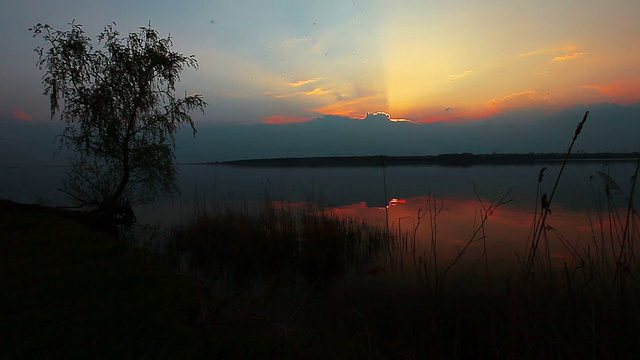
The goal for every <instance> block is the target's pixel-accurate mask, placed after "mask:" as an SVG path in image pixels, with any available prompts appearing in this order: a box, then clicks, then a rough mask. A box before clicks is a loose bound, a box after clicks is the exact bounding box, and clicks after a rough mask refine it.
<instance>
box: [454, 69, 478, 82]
mask: <svg viewBox="0 0 640 360" xmlns="http://www.w3.org/2000/svg"><path fill="white" fill-rule="evenodd" d="M473 73H474V71H473V70H467V71H464V72H461V73H459V74H453V75H449V79H451V80H457V79H460V78H463V77H465V76H467V75H471V74H473Z"/></svg>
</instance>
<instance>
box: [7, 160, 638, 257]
mask: <svg viewBox="0 0 640 360" xmlns="http://www.w3.org/2000/svg"><path fill="white" fill-rule="evenodd" d="M545 166H546V167H547V168H548V169H547V171H546V173H545V176H544V180H543V182H542V184H541V190H540V195H541V194H543V193H548V194H550V193H551V189H552V187H553V183H554V181H555V178H556V176H557V174H558V171H559V169H560V166H559V165H545ZM541 168H542V165H539V166H538V165H536V166H529V165H526V166H525V165H518V166H475V167H468V168H456V167H438V166H414V167H388V168H385V169H384V171H383V169H382V168H245V167H230V166H187V165H182V166H180V167H179V171H180V187H181V194H180V195H179V196H177V197H175V198H173V199H170V200H166V201H162V202H160V203H158V204H156V205H154V206H147V207H141V208H138V209H137V214H138V219H139V222H142V223H164V224H170V223H180V222H183V221H185V219H188V218H189V217H190V216H191V214H192V213H193V211H194V209H195V208H196V207H202V206H204V205H206V206H207V207H210V208H213V207H216V206H225V205H238V204H244V203H248V204H251V203H258V202H262V201H264V200H265V198H266V197H267V196H268V199H269V200H272V201H278V202H285V203H290V204H294V205H295V204H301V203H303V202H305V201H310V200H312V201H322V202H323V203H324V204H326V206H327V207H328V208H329V209H330V210H331V211H332V212H333V213H334V214H336V215H338V216H341V217H351V218H356V219H360V220H363V221H365V222H368V223H372V224H377V225H380V226H383V227H384V226H386V224H387V218H388V223H389V227H390V228H391V229H392V230H394V231H395V230H398V228H400V229H402V230H405V231H406V230H410V229H412V228H414V227H415V224H416V221H417V214H418V211H419V210H424V209H426V208H428V202H429V201H430V200H431V201H435V203H436V204H437V206H438V208H439V209H441V212H440V213H439V214H438V216H437V219H436V220H437V221H436V222H437V225H438V228H437V229H438V231H437V236H438V239H439V241H440V249H441V250H440V251H441V253H440V254H441V256H443V257H444V258H445V259H446V258H452V257H453V256H455V254H456V253H457V251H458V249H459V248H460V247H461V246H463V245H464V244H465V243H466V242H467V241H468V239H469V238H470V236H471V235H472V234H473V232H474V229H475V228H476V227H477V224H478V221H479V216H481V211H480V210H481V209H482V207H483V205H484V206H488V205H489V204H490V203H491V201H493V200H496V199H498V198H500V197H502V196H504V195H505V194H506V193H507V192H509V193H508V195H507V197H506V199H507V200H510V202H509V203H508V204H505V205H503V206H501V207H500V208H498V209H497V210H496V211H495V212H494V213H493V215H492V216H491V217H490V218H489V221H488V222H487V225H486V229H485V230H486V236H487V244H488V245H490V252H489V256H490V258H491V259H492V261H494V262H496V263H499V262H501V261H503V260H504V261H506V262H508V261H509V260H508V259H513V257H514V253H515V252H521V251H522V249H523V247H524V242H525V241H526V239H527V237H528V233H529V231H530V227H531V223H532V219H533V211H534V208H535V206H536V203H537V202H538V201H539V200H537V199H536V185H537V180H538V173H539V171H540V169H541ZM634 169H635V165H634V164H622V163H611V164H603V163H595V162H585V163H578V164H571V165H569V166H568V167H567V168H566V169H565V171H564V173H563V176H562V180H561V182H560V186H559V187H558V190H557V193H556V196H555V198H554V200H553V204H552V206H551V209H552V215H551V216H550V217H549V219H548V224H549V225H551V226H553V228H554V229H556V230H558V231H559V232H560V233H561V234H563V235H564V236H565V237H567V238H568V239H571V241H573V242H575V243H576V244H578V245H580V244H588V242H589V241H592V238H593V233H594V232H597V231H599V224H598V221H596V219H597V216H596V210H597V204H598V201H604V177H603V176H602V175H601V174H599V173H598V172H601V173H606V174H609V175H610V176H611V178H613V179H614V180H615V181H616V183H617V185H618V186H619V188H620V194H617V195H615V196H614V200H615V201H617V203H616V204H614V206H619V207H621V208H622V207H624V204H625V202H624V200H625V198H624V195H623V194H628V193H629V186H630V185H629V184H630V177H631V176H632V175H633V171H634ZM64 171H65V169H64V168H60V167H49V168H43V167H20V168H1V169H0V198H8V199H11V200H15V201H20V202H40V203H46V204H50V205H58V204H63V203H64V202H65V197H64V195H63V194H61V193H60V192H59V191H57V188H58V187H59V186H60V182H61V179H62V177H63V175H64ZM385 177H386V194H385ZM432 204H433V203H432ZM417 234H418V237H419V238H421V239H423V240H422V241H425V240H424V239H427V238H429V237H430V236H431V235H430V227H429V224H428V223H426V222H425V223H423V224H422V225H421V226H420V227H419V228H418V231H417ZM551 247H552V257H553V258H555V259H558V261H564V260H565V259H566V258H567V253H566V251H565V250H564V247H563V246H561V244H560V243H559V241H551ZM481 249H482V247H481V246H480V244H478V245H477V246H474V247H471V248H470V249H469V251H470V254H474V252H475V253H479V252H480V251H481Z"/></svg>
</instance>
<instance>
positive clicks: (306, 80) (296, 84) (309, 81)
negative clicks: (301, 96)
mask: <svg viewBox="0 0 640 360" xmlns="http://www.w3.org/2000/svg"><path fill="white" fill-rule="evenodd" d="M318 80H322V78H319V77H318V78H314V79H305V80H296V81H293V82H290V83H289V85H290V86H302V85H306V84H310V83H313V82H316V81H318Z"/></svg>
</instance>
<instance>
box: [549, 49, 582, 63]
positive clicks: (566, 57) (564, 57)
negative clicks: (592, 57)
mask: <svg viewBox="0 0 640 360" xmlns="http://www.w3.org/2000/svg"><path fill="white" fill-rule="evenodd" d="M584 55H587V53H586V52H577V51H576V52H573V53H570V54H564V55H558V56H556V57H554V58H553V59H551V61H565V60H571V59H576V58H579V57H583V56H584Z"/></svg>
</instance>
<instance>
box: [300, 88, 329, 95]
mask: <svg viewBox="0 0 640 360" xmlns="http://www.w3.org/2000/svg"><path fill="white" fill-rule="evenodd" d="M328 92H330V91H329V90H322V89H320V88H315V89H313V90H309V91H305V92H303V94H305V95H322V94H326V93H328Z"/></svg>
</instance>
